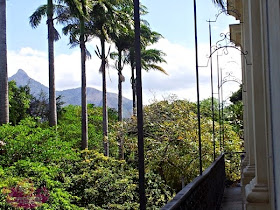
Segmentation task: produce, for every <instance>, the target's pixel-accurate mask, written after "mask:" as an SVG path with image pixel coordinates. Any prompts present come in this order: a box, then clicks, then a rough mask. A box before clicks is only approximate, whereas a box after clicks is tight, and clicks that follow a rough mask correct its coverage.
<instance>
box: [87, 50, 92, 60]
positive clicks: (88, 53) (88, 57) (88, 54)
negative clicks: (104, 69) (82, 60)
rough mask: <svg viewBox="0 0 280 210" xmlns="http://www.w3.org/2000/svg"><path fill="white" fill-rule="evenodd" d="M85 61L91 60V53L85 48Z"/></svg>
mask: <svg viewBox="0 0 280 210" xmlns="http://www.w3.org/2000/svg"><path fill="white" fill-rule="evenodd" d="M86 59H91V53H90V52H89V51H88V49H87V48H86Z"/></svg>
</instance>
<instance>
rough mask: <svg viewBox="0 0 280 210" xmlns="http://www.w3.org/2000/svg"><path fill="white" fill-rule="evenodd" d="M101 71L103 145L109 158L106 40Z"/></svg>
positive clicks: (102, 50) (103, 46)
mask: <svg viewBox="0 0 280 210" xmlns="http://www.w3.org/2000/svg"><path fill="white" fill-rule="evenodd" d="M101 59H102V62H101V69H102V88H103V145H104V155H105V156H109V139H108V110H107V87H106V86H107V84H106V67H105V66H106V60H105V59H106V58H105V40H104V39H101Z"/></svg>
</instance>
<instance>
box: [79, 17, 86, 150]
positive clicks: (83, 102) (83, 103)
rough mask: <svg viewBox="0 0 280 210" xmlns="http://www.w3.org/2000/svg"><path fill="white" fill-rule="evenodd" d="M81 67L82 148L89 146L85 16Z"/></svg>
mask: <svg viewBox="0 0 280 210" xmlns="http://www.w3.org/2000/svg"><path fill="white" fill-rule="evenodd" d="M80 21H81V26H80V27H81V29H80V30H81V37H80V48H81V69H82V89H81V92H82V149H83V150H84V149H87V148H88V116H87V89H86V88H87V85H86V45H85V38H84V27H85V22H84V18H81V20H80Z"/></svg>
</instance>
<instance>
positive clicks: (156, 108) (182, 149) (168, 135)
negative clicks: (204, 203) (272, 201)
mask: <svg viewBox="0 0 280 210" xmlns="http://www.w3.org/2000/svg"><path fill="white" fill-rule="evenodd" d="M215 124H216V125H215V126H216V131H218V130H219V128H218V123H215ZM201 129H202V136H201V138H202V157H203V158H202V161H203V170H204V169H206V168H207V167H208V166H209V165H210V164H211V163H212V161H213V141H212V135H211V132H212V121H211V119H209V118H208V117H202V118H201ZM116 130H117V131H118V132H119V131H121V130H122V129H121V128H120V127H118V128H116ZM116 135H117V134H116ZM123 136H124V138H125V155H126V160H127V161H128V162H131V163H134V164H136V162H137V158H136V157H137V127H136V119H134V118H132V119H130V120H128V121H126V122H125V123H124V124H123ZM216 136H217V135H216ZM144 137H145V151H146V153H145V161H146V168H147V170H154V171H156V173H157V174H159V175H160V176H161V178H162V179H163V180H165V181H166V182H167V184H168V185H169V186H171V187H172V188H173V189H176V191H179V190H180V189H181V185H182V181H183V182H184V183H189V182H190V181H191V180H193V178H195V177H196V176H197V175H198V174H199V155H198V150H199V149H198V134H197V115H196V110H195V105H194V104H193V103H190V102H188V101H183V100H177V99H176V98H172V97H171V98H170V99H168V100H165V101H160V102H155V103H153V104H151V105H149V106H146V107H145V108H144ZM218 143H219V142H218V139H217V138H216V154H219V146H218V145H219V144H218ZM240 145H241V144H240V140H239V138H238V136H237V135H236V133H235V132H234V131H233V130H232V127H231V126H230V125H227V126H226V130H225V148H226V150H227V151H229V152H231V151H240ZM231 172H232V173H237V171H231ZM227 175H228V178H230V177H232V178H236V177H235V176H234V175H233V174H229V173H228V174H227Z"/></svg>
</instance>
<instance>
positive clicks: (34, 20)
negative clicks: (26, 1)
mask: <svg viewBox="0 0 280 210" xmlns="http://www.w3.org/2000/svg"><path fill="white" fill-rule="evenodd" d="M47 8H48V5H46V4H45V5H42V6H40V7H38V9H36V11H35V12H34V13H33V14H32V15H31V16H30V17H29V24H30V25H31V27H32V28H37V27H38V26H39V25H40V23H41V21H42V18H43V17H45V16H47Z"/></svg>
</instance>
